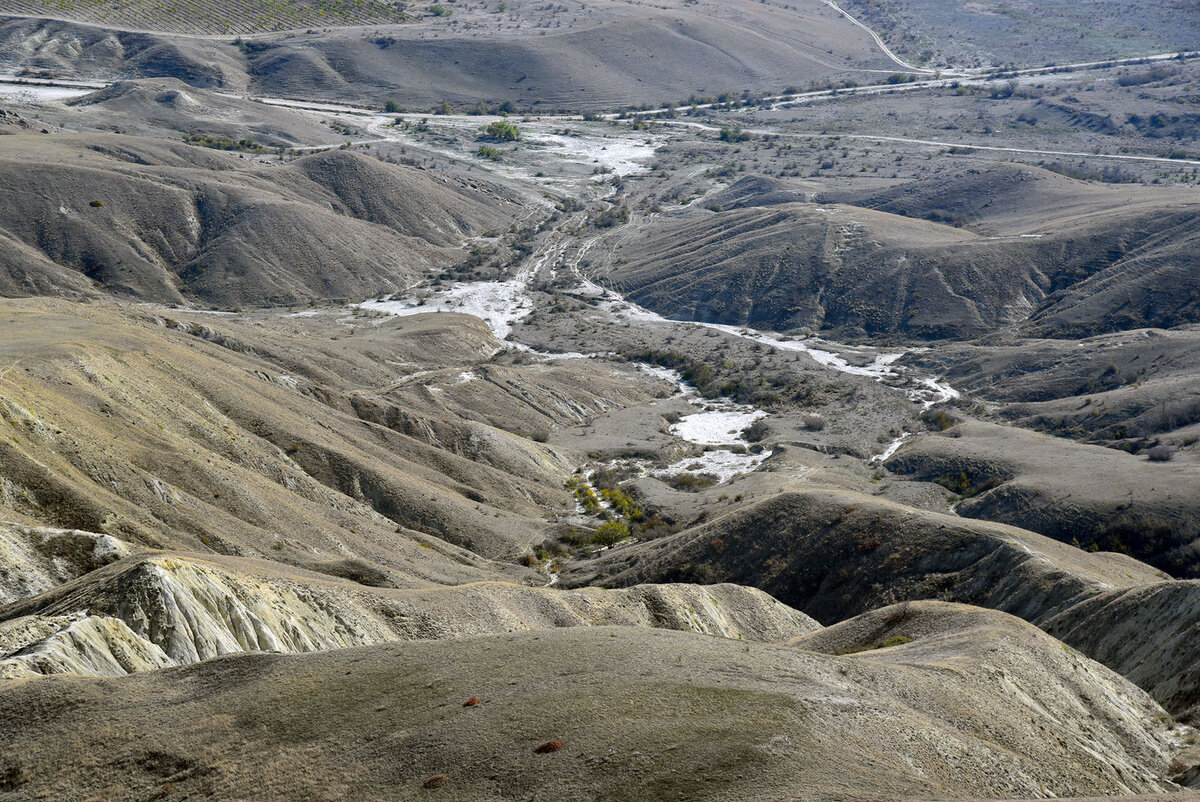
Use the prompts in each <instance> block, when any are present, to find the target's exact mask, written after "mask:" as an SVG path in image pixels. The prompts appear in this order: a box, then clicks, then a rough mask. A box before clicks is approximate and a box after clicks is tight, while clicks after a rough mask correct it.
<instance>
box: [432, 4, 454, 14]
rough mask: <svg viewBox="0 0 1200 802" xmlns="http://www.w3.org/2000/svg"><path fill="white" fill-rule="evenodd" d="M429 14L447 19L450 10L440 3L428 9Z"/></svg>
mask: <svg viewBox="0 0 1200 802" xmlns="http://www.w3.org/2000/svg"><path fill="white" fill-rule="evenodd" d="M429 13H430V14H432V15H433V16H435V17H448V16H450V9H448V8H446V7H445V6H444V5H442V4H441V3H434V4H433V5H431V6H430V7H429Z"/></svg>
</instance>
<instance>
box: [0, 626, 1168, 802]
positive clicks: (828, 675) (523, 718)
mask: <svg viewBox="0 0 1200 802" xmlns="http://www.w3.org/2000/svg"><path fill="white" fill-rule="evenodd" d="M913 613H914V614H913V615H912V617H911V618H909V619H908V620H907V621H906V622H905V624H904V625H902V626H901V627H900V628H898V631H899V630H901V629H902V630H903V631H906V632H911V633H912V634H911V636H910V637H911V638H912V640H911V642H909V643H907V644H904V645H901V646H897V647H893V648H888V649H883V650H878V651H874V652H867V653H863V654H858V655H850V656H842V657H838V656H830V655H827V654H820V653H817V652H816V651H807V649H808V648H809V647H808V645H807V644H806V643H804V642H800V643H799V644H797V645H795V646H769V645H762V644H751V643H739V642H737V641H733V640H729V639H724V638H711V637H704V636H700V635H696V634H693V633H681V632H664V631H649V630H639V629H628V628H612V627H584V628H571V629H556V630H544V631H538V632H531V633H519V634H508V635H498V636H489V637H479V638H463V639H458V640H453V641H418V642H412V643H405V644H403V645H402V646H401V645H382V646H372V647H365V648H359V649H349V650H339V651H336V652H326V653H321V654H310V655H298V656H278V655H258V656H237V657H226V658H221V659H217V660H213V661H207V662H204V663H200V664H198V665H195V666H191V667H188V668H184V669H172V670H166V671H159V672H152V673H148V674H142V675H137V676H134V677H129V678H125V679H123V680H121V681H120V682H114V681H111V680H105V679H87V678H77V677H53V678H44V679H40V680H38V681H36V682H24V683H15V684H9V685H7V686H6V687H5V688H4V689H3V690H0V714H2V715H4V717H5V719H6V720H8V721H12V722H13V723H12V726H10V727H6V728H5V729H4V731H3V732H2V733H0V744H2V745H3V747H4V749H3V754H4V755H5V757H4V760H5V764H4V771H5V776H6V777H7V778H8V784H9V785H8V787H9V788H10V789H11V790H12V791H13V792H14V793H15V794H16V796H17V798H30V797H32V796H34V795H37V794H39V793H47V792H50V789H54V790H53V793H56V794H65V795H70V796H80V797H82V796H88V795H91V794H94V793H97V792H100V791H102V790H103V789H105V788H113V787H117V786H118V785H120V787H122V788H123V789H124V792H125V793H132V794H136V795H143V794H148V793H151V792H153V791H154V790H157V789H160V788H162V787H165V785H164V784H169V785H170V787H171V789H172V790H173V791H175V792H184V793H188V794H206V795H213V796H220V797H225V798H231V797H239V796H244V795H253V796H254V797H255V798H260V799H294V798H297V797H304V796H308V795H311V794H315V793H317V792H320V793H325V794H329V793H339V794H342V795H345V796H347V797H352V798H355V799H395V798H408V797H412V796H416V795H417V794H420V793H425V792H423V791H422V785H424V784H425V783H426V782H427V781H428V779H429V778H430V777H432V776H435V775H440V774H445V775H447V776H446V778H445V779H444V780H443V781H440V782H442V783H443V785H444V787H442V788H441V789H440V790H439V791H438V794H439V795H440V796H445V797H447V798H454V799H481V798H511V797H514V796H523V795H524V796H532V798H534V799H551V798H553V799H595V798H600V797H607V798H620V799H650V798H662V797H663V795H670V796H672V797H674V796H678V795H681V796H683V797H684V798H687V799H713V800H717V799H720V800H730V799H759V800H766V799H805V800H808V799H814V800H815V799H827V798H830V797H831V796H832V797H836V798H839V799H847V798H860V799H898V798H905V797H909V796H923V797H929V796H934V795H939V796H955V797H960V798H961V797H964V796H986V797H991V798H1003V797H1014V796H1031V795H1041V794H1045V793H1047V792H1053V793H1055V794H1056V795H1064V796H1065V795H1074V794H1119V793H1131V792H1139V791H1140V792H1152V791H1164V790H1167V789H1169V788H1170V787H1171V786H1170V785H1169V784H1168V783H1167V782H1166V781H1165V777H1166V774H1167V763H1168V762H1169V760H1170V755H1171V753H1172V752H1173V751H1174V749H1173V747H1171V746H1170V744H1169V742H1168V741H1167V738H1166V733H1167V730H1166V725H1164V724H1162V723H1159V721H1160V720H1161V715H1162V714H1161V710H1160V708H1158V707H1157V706H1156V705H1155V704H1154V703H1153V702H1152V701H1150V700H1149V698H1148V697H1146V696H1145V695H1144V694H1143V693H1142V692H1140V691H1138V690H1137V689H1135V688H1133V687H1132V686H1130V685H1129V684H1128V683H1126V682H1125V681H1124V680H1122V679H1121V678H1120V677H1118V676H1116V675H1115V674H1113V673H1111V672H1109V671H1107V670H1106V669H1104V668H1102V667H1101V666H1098V665H1096V664H1095V663H1092V662H1091V661H1089V660H1087V659H1086V658H1083V657H1080V656H1079V655H1077V654H1075V653H1073V652H1070V651H1064V650H1063V648H1062V646H1061V645H1060V644H1059V643H1057V642H1056V641H1054V640H1053V639H1051V638H1049V637H1047V636H1045V635H1043V634H1041V633H1039V632H1038V631H1037V630H1035V629H1033V628H1032V627H1030V626H1029V625H1027V624H1024V623H1023V622H1020V621H1018V620H1016V619H1013V618H1011V617H1008V616H1005V615H1003V614H1000V613H994V612H986V611H976V610H972V609H969V608H960V607H953V606H945V605H928V606H924V605H923V606H920V607H918V608H917V609H916V610H915V611H913ZM1001 645H1002V648H1000V647H1001ZM581 667H582V668H581ZM948 668H949V669H951V670H947V669H948ZM517 678H519V679H517ZM901 689H903V692H902V693H901ZM472 696H474V697H477V698H479V699H481V700H483V702H482V704H480V705H477V706H474V707H464V705H463V703H464V701H465V700H467V699H468V697H472ZM68 707H69V708H70V710H71V715H70V716H69V717H66V716H63V715H61V711H63V710H64V709H66V708H68ZM18 711H20V714H19V715H18V714H17V713H18ZM229 711H237V712H236V713H232V714H230V713H229ZM125 733H130V735H126V734H125ZM132 733H137V735H136V737H134V736H133V735H132ZM148 733H152V734H150V735H148ZM550 740H555V741H558V742H559V743H560V744H561V749H559V750H558V751H555V752H549V753H542V754H539V753H536V752H535V747H537V746H538V745H539V744H542V743H544V742H548V741H550ZM101 745H103V746H101ZM348 751H349V752H352V753H353V755H354V760H353V761H352V762H347V761H345V755H346V754H347V752H348ZM81 754H84V755H89V756H91V757H90V758H89V771H87V772H80V771H78V770H77V763H78V759H79V755H81ZM400 755H403V756H404V757H403V758H402V759H398V756H400ZM480 755H487V756H488V759H487V760H486V761H481V760H479V756H480Z"/></svg>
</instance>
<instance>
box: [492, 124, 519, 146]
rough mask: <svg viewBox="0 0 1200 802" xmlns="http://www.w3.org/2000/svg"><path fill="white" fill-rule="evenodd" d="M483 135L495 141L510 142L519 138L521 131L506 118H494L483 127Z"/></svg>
mask: <svg viewBox="0 0 1200 802" xmlns="http://www.w3.org/2000/svg"><path fill="white" fill-rule="evenodd" d="M483 136H484V138H485V139H493V140H495V141H497V142H512V141H514V140H517V139H520V138H521V132H520V131H518V130H517V127H516V126H515V125H513V124H512V123H510V122H509V121H508V120H496V122H494V123H491V124H490V125H488V126H486V127H484V129H483Z"/></svg>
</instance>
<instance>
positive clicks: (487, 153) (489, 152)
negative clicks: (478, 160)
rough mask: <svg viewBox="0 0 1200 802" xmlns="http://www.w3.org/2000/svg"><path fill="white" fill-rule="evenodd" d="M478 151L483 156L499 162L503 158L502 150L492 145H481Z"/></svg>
mask: <svg viewBox="0 0 1200 802" xmlns="http://www.w3.org/2000/svg"><path fill="white" fill-rule="evenodd" d="M477 153H478V154H479V155H480V156H482V157H483V158H485V159H489V160H491V161H494V162H498V161H500V159H501V158H502V157H501V154H500V151H498V150H497V149H496V148H493V147H492V146H491V145H480V146H479V150H478V151H477Z"/></svg>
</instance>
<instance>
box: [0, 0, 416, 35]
mask: <svg viewBox="0 0 1200 802" xmlns="http://www.w3.org/2000/svg"><path fill="white" fill-rule="evenodd" d="M402 8H403V4H402V3H387V2H378V0H232V2H218V1H217V0H138V2H122V0H0V14H10V15H13V16H22V17H56V18H63V19H69V20H74V21H78V22H87V23H94V24H97V25H104V26H109V27H115V28H128V29H132V30H148V31H163V32H168V33H188V34H206V35H222V34H230V35H233V34H250V33H262V32H265V31H284V30H293V29H297V28H309V27H316V26H320V27H331V26H336V27H343V26H352V25H374V24H379V23H387V22H401V21H403V20H404V19H406V16H405V14H404V12H403V10H402Z"/></svg>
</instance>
